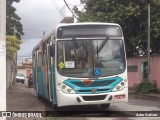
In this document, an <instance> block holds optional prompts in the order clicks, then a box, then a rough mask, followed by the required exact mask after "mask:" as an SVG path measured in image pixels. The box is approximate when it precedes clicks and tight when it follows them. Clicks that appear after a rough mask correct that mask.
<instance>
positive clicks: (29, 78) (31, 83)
mask: <svg viewBox="0 0 160 120" xmlns="http://www.w3.org/2000/svg"><path fill="white" fill-rule="evenodd" d="M31 85H33V78H32V73H31V74H30V75H29V76H28V87H31Z"/></svg>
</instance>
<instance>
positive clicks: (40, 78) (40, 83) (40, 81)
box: [37, 67, 44, 96]
mask: <svg viewBox="0 0 160 120" xmlns="http://www.w3.org/2000/svg"><path fill="white" fill-rule="evenodd" d="M37 69H38V95H40V96H43V95H44V92H43V74H42V68H41V67H38V68H37Z"/></svg>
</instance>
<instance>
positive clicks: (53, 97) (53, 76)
mask: <svg viewBox="0 0 160 120" xmlns="http://www.w3.org/2000/svg"><path fill="white" fill-rule="evenodd" d="M51 78H52V79H51V94H52V96H51V97H52V104H53V105H55V104H57V101H56V90H55V70H54V65H51Z"/></svg>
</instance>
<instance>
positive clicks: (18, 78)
mask: <svg viewBox="0 0 160 120" xmlns="http://www.w3.org/2000/svg"><path fill="white" fill-rule="evenodd" d="M24 81H25V76H24V75H23V74H21V73H17V75H16V82H17V83H19V82H21V83H23V84H24Z"/></svg>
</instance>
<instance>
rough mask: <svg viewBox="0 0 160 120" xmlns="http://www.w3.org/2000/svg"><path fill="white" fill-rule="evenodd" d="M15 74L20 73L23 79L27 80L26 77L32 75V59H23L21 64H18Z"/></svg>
mask: <svg viewBox="0 0 160 120" xmlns="http://www.w3.org/2000/svg"><path fill="white" fill-rule="evenodd" d="M17 73H22V74H23V75H24V76H25V79H27V76H29V75H30V73H32V59H31V58H25V59H23V60H22V63H20V64H18V66H17Z"/></svg>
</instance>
